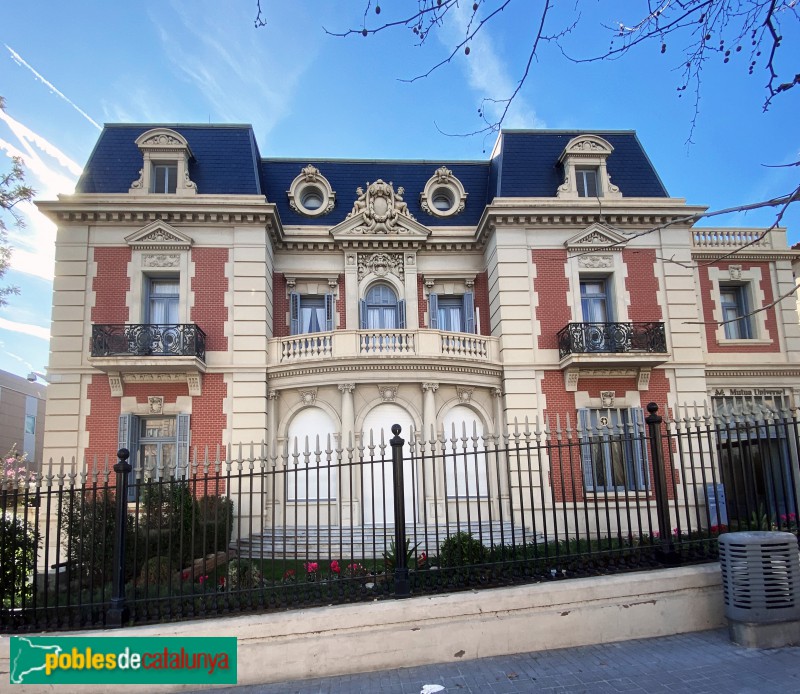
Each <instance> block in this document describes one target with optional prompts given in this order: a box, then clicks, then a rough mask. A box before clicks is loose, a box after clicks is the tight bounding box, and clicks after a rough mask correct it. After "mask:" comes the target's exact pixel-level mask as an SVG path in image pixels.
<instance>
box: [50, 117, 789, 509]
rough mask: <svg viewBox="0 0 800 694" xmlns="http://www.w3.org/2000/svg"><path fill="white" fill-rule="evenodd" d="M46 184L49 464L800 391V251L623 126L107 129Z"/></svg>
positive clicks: (635, 466)
mask: <svg viewBox="0 0 800 694" xmlns="http://www.w3.org/2000/svg"><path fill="white" fill-rule="evenodd" d="M685 192H688V193H691V191H685ZM37 204H38V206H39V208H40V209H41V210H42V211H43V212H44V213H45V214H46V215H48V216H49V217H50V218H51V219H52V220H53V221H54V222H55V223H56V224H57V226H58V235H57V241H56V268H55V280H54V294H53V314H52V341H51V356H50V364H49V367H48V377H49V380H50V382H51V385H50V386H49V388H48V393H47V400H48V402H47V416H46V423H45V440H44V447H45V451H44V459H45V460H52V461H53V463H54V464H56V465H57V464H58V461H61V460H62V459H63V460H65V461H67V464H69V462H70V461H72V460H74V461H76V466H77V468H76V469H77V470H78V471H81V470H86V471H88V472H92V471H93V470H106V469H108V468H107V466H108V465H109V464H113V462H114V461H115V454H116V451H117V449H118V448H120V447H127V448H129V449H130V450H131V451H132V453H133V455H132V459H133V460H134V461H135V465H139V466H141V465H142V464H143V463H144V462H145V461H149V462H150V463H152V462H155V463H157V464H162V465H171V464H174V463H181V462H185V461H188V460H190V458H195V457H196V458H197V459H200V460H202V459H204V458H211V459H216V458H217V457H219V456H224V455H225V447H226V446H228V445H233V446H234V447H235V446H236V445H238V444H246V445H247V448H246V449H245V450H246V451H251V450H252V449H250V448H249V446H250V443H251V442H255V443H256V446H257V447H258V449H257V450H264V449H262V448H261V446H262V444H263V446H265V448H266V450H269V451H276V452H278V454H280V452H281V451H283V452H284V454H285V453H286V452H287V451H291V450H293V449H294V450H296V448H295V447H297V446H299V447H300V449H303V448H305V447H307V446H310V449H311V450H315V449H318V448H320V447H321V449H322V450H323V451H325V450H326V449H328V450H330V448H333V449H337V448H338V449H346V448H347V447H356V448H358V447H368V446H370V445H374V446H378V445H379V444H380V442H381V437H383V441H384V442H388V440H389V438H391V434H390V433H389V429H390V427H391V425H392V424H395V423H398V424H400V425H401V427H402V434H401V436H403V437H404V438H406V439H409V438H412V439H415V440H417V441H429V440H432V439H439V440H445V439H449V438H451V437H453V436H455V437H456V438H461V439H465V438H470V437H478V438H481V437H488V436H492V435H497V434H503V433H507V432H508V431H509V428H510V429H511V430H513V429H514V426H515V425H514V421H515V420H517V422H519V423H524V422H525V420H526V419H527V420H528V422H529V423H530V426H531V427H538V428H539V429H540V430H541V429H544V427H545V426H547V427H549V430H551V431H555V430H556V428H557V427H561V428H562V429H566V428H567V427H572V428H575V427H583V428H584V429H586V428H598V427H601V426H611V427H613V426H619V427H624V426H641V423H642V421H643V409H642V408H644V407H645V406H646V405H647V403H649V402H655V403H657V404H658V405H659V407H660V408H661V413H662V414H664V415H668V414H670V413H672V414H676V413H678V412H682V411H683V410H682V409H680V408H681V407H682V406H683V405H684V404H688V405H689V406H693V405H694V404H697V405H698V407H707V408H708V411H710V412H714V411H717V412H719V411H721V410H722V408H724V407H727V406H735V405H736V404H737V403H741V402H744V401H748V402H750V403H751V404H752V403H755V404H756V405H757V406H758V407H767V408H778V409H780V408H785V407H795V406H797V405H800V326H798V316H797V312H796V304H795V300H794V299H793V298H791V297H790V298H789V299H788V300H785V301H776V299H778V297H780V296H781V295H784V294H786V293H787V292H789V290H791V288H792V287H793V286H794V282H795V280H794V277H793V273H792V262H793V260H795V259H796V258H797V257H798V256H800V254H799V253H798V252H797V251H792V250H790V249H789V248H788V246H787V242H786V232H785V230H784V229H779V228H775V229H771V230H769V231H766V230H759V229H741V228H728V229H718V228H714V229H712V228H706V227H703V228H699V227H694V226H693V223H694V221H695V220H696V215H698V214H700V213H702V212H703V211H704V210H705V208H704V207H700V206H693V205H688V204H687V203H686V201H685V200H684V199H683V198H675V197H671V196H670V195H669V194H668V193H667V191H666V189H665V187H664V185H663V184H662V182H661V180H660V179H659V176H658V174H657V172H656V171H655V170H654V168H653V165H652V164H651V162H650V160H649V159H648V157H647V155H646V153H645V151H644V149H643V148H642V145H641V143H640V142H639V140H638V138H637V136H636V134H635V133H634V132H632V131H592V132H583V131H554V130H505V131H503V132H501V133H500V135H499V137H498V140H497V143H496V145H495V147H494V150H493V152H492V154H491V156H490V157H489V158H488V159H486V160H478V161H440V160H436V159H432V160H426V161H406V160H369V161H364V160H342V159H336V160H334V159H276V158H269V157H263V156H262V155H261V153H260V152H259V149H258V146H257V144H256V140H255V135H254V133H253V130H252V128H251V127H250V126H246V125H164V126H160V125H159V126H154V125H107V126H106V127H105V128H104V129H103V131H102V133H101V135H100V137H99V140H98V142H97V145H96V146H95V148H94V151H93V152H92V154H91V156H90V157H89V161H88V162H87V164H86V168H85V169H84V172H83V175H82V176H81V178H80V181H79V182H78V184H77V187H76V192H75V193H74V194H73V195H62V196H59V198H58V200H54V201H40V202H38V203H37ZM520 426H522V424H520ZM381 432H382V433H381ZM220 451H221V452H220ZM635 454H636V452H635V451H627V449H626V451H625V452H623V453H621V455H623V456H629V457H631V459H630V460H625V461H622V462H623V464H624V465H625V466H627V469H628V471H629V473H630V474H627V475H626V476H625V478H626V480H628V481H627V482H625V485H627V487H628V488H629V490H631V491H633V490H641V489H642V488H643V487H644V486H646V485H647V482H646V477H647V474H646V471H643V470H642V467H641V466H642V461H641V460H636V459H634V458H635ZM245 455H252V453H250V452H246V454H245ZM387 455H388V454H387ZM611 458H612V459H613V456H611ZM614 464H615V462H611V463H609V465H611V466H613V465H614ZM613 475H614V470H612V469H610V468H608V467H607V468H605V469H600V468H599V467H595V468H593V469H591V470H588V471H587V470H584V474H583V478H584V481H585V484H586V488H587V489H589V488H592V487H594V488H598V487H608V486H609V484H610V483H609V479H610V478H611V477H613ZM542 479H543V482H542V483H543V484H546V485H547V484H549V485H553V487H557V486H558V484H559V482H558V476H557V475H549V476H544V477H543V478H542ZM474 484H476V485H477V486H478V487H480V485H481V484H482V482H481V481H480V480H476V481H475V482H474ZM329 486H330V485H329ZM566 493H567V492H566V490H558V489H554V490H553V495H554V498H555V497H558V496H562V498H563V495H564V494H566ZM570 493H574V492H570ZM351 501H352V500H351ZM332 502H333V503H335V500H332ZM351 507H352V503H351ZM360 520H361V521H363V522H364V523H369V522H371V521H373V520H376V519H372V518H369V517H368V512H367V510H366V506H365V507H364V510H363V516H362V517H361V519H360Z"/></svg>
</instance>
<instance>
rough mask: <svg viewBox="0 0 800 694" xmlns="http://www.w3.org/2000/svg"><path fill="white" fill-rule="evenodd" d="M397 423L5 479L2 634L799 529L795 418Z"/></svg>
mask: <svg viewBox="0 0 800 694" xmlns="http://www.w3.org/2000/svg"><path fill="white" fill-rule="evenodd" d="M399 429H400V428H399V427H397V426H395V427H393V434H394V435H393V437H392V438H391V439H388V437H387V436H385V435H384V434H380V435H379V436H378V438H373V436H372V435H369V436H367V437H365V440H363V441H357V442H352V441H348V442H340V441H336V440H331V439H330V438H326V439H325V440H319V439H318V438H310V437H309V438H307V439H306V440H304V441H295V442H293V444H292V445H291V446H289V447H287V448H286V449H282V450H280V451H268V450H265V449H264V448H263V446H260V447H259V446H253V447H249V448H247V449H245V448H243V447H240V448H237V449H236V450H232V449H228V450H221V451H209V450H204V451H195V455H194V458H193V459H192V460H191V463H189V464H188V465H187V466H186V467H185V468H182V467H181V466H179V465H152V466H149V467H143V466H142V460H140V459H137V457H136V456H134V459H132V460H130V461H129V460H128V459H127V452H126V451H124V450H123V451H120V453H119V457H118V459H117V460H111V461H108V460H106V461H98V460H93V461H87V463H86V466H87V469H85V470H82V471H81V472H79V473H78V472H76V470H75V469H74V467H70V466H68V465H65V464H63V463H62V464H60V465H51V466H50V469H49V472H48V473H47V474H46V475H45V476H43V477H41V478H40V479H38V480H36V481H35V482H34V483H28V482H20V481H18V482H17V483H16V484H13V485H9V484H6V487H5V488H4V490H3V491H2V493H0V511H2V516H0V517H1V518H2V525H0V627H1V628H2V630H3V631H6V632H13V631H19V630H32V629H66V628H69V629H74V628H82V627H97V626H118V625H121V624H129V623H134V624H141V623H147V622H160V621H170V620H176V619H190V618H197V617H207V616H212V615H219V614H229V613H239V612H244V611H253V610H274V609H285V608H291V607H299V606H311V605H316V604H320V605H322V604H325V605H327V604H331V603H334V602H350V601H363V600H370V601H371V600H376V599H388V598H392V597H404V596H407V595H420V594H425V593H431V592H443V591H452V590H460V589H465V588H471V587H489V586H500V585H511V584H515V583H524V582H533V581H551V580H560V579H563V578H572V577H578V576H591V575H598V574H607V573H613V572H621V571H636V570H641V569H645V568H655V567H659V566H664V565H670V564H676V563H681V562H683V563H690V562H703V561H713V560H714V559H716V557H717V541H716V538H717V536H718V535H719V534H720V533H721V532H725V531H726V530H728V529H776V530H788V531H791V532H794V533H795V534H797V529H798V523H797V512H798V509H797V507H798V488H799V487H800V474H798V473H799V470H798V445H799V444H800V435H799V433H798V417H797V412H795V411H791V412H789V411H787V412H772V411H769V410H768V409H766V408H757V409H753V410H749V411H745V410H740V411H733V412H730V413H727V414H726V415H725V416H723V417H715V416H712V415H710V414H708V413H706V412H702V411H698V410H691V411H686V412H682V416H681V417H680V418H670V419H668V420H666V421H663V422H662V421H661V417H660V416H659V414H658V412H657V408H656V407H655V406H654V405H651V406H649V414H648V416H647V418H646V420H645V419H644V418H640V417H628V416H626V415H625V412H623V411H619V410H603V411H599V412H597V413H595V416H593V417H584V418H581V417H579V418H578V420H577V421H575V420H570V419H561V418H556V419H555V421H553V420H552V419H551V420H549V421H547V422H546V423H545V424H543V425H541V426H539V425H535V426H533V425H530V424H528V423H527V422H526V423H515V424H513V425H511V426H509V427H508V428H507V429H506V431H504V432H503V433H502V435H488V434H486V435H484V434H482V433H481V432H479V431H478V430H477V427H476V426H474V427H473V429H472V430H471V431H468V430H466V429H465V428H464V429H462V430H461V431H455V430H452V431H450V432H447V436H444V435H441V436H440V437H439V438H437V439H436V440H433V441H425V440H423V439H422V438H421V437H419V436H418V435H417V434H416V433H415V432H400V431H399ZM399 434H406V437H407V440H405V441H404V440H403V439H402V438H401V437H400V435H399ZM131 469H132V470H133V474H129V472H130V470H131ZM128 485H131V486H132V489H131V490H129V489H128ZM129 491H131V492H132V493H130V494H129ZM129 499H133V501H129Z"/></svg>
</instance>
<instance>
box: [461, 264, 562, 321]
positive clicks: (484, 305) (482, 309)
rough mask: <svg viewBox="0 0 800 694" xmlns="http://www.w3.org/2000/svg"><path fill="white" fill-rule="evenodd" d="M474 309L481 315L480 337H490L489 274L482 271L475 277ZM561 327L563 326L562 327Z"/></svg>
mask: <svg viewBox="0 0 800 694" xmlns="http://www.w3.org/2000/svg"><path fill="white" fill-rule="evenodd" d="M475 308H476V309H478V312H479V313H480V314H481V335H487V336H488V335H491V334H492V325H491V322H492V321H491V318H490V316H489V273H488V272H486V271H484V272H481V273H478V274H477V275H476V276H475ZM562 327H563V326H562Z"/></svg>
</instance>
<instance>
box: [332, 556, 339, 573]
mask: <svg viewBox="0 0 800 694" xmlns="http://www.w3.org/2000/svg"><path fill="white" fill-rule="evenodd" d="M331 571H333V573H335V574H338V573H341V569H340V568H339V562H338V561H336V559H334V560H333V561H332V562H331Z"/></svg>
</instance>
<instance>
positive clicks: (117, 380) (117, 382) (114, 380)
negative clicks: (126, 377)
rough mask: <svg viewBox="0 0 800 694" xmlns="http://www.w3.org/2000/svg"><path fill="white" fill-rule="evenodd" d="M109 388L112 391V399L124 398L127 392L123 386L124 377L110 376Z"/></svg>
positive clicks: (116, 374) (118, 375)
mask: <svg viewBox="0 0 800 694" xmlns="http://www.w3.org/2000/svg"><path fill="white" fill-rule="evenodd" d="M108 386H109V388H110V390H111V397H112V398H121V397H122V396H123V394H124V392H125V391H124V388H123V385H122V376H121V375H120V374H118V373H110V374H108Z"/></svg>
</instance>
